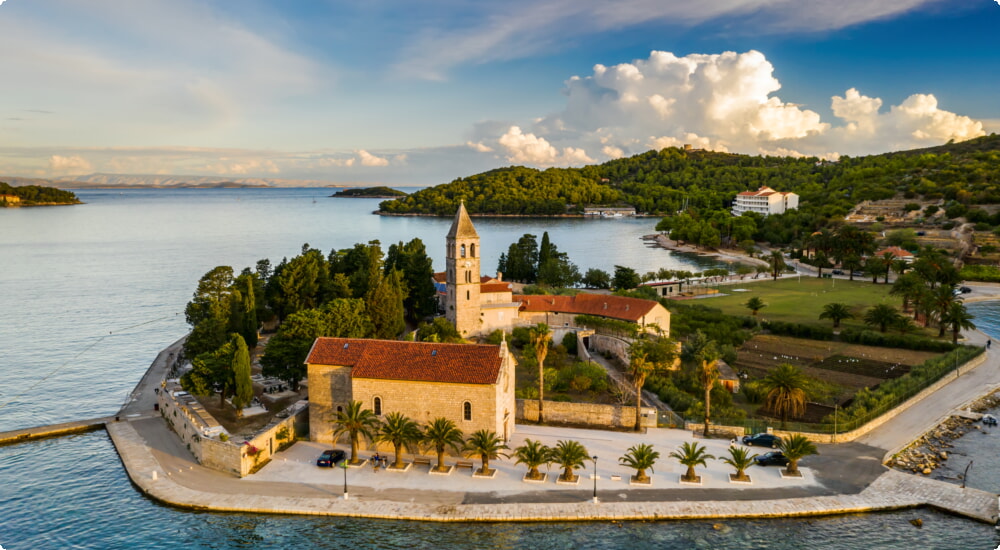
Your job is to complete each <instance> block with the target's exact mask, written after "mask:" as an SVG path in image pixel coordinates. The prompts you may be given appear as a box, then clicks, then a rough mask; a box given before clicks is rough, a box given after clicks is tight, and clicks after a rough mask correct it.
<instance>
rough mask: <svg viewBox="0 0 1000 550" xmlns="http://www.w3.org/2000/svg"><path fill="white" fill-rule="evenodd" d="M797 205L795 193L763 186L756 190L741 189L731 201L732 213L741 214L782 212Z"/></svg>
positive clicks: (763, 214)
mask: <svg viewBox="0 0 1000 550" xmlns="http://www.w3.org/2000/svg"><path fill="white" fill-rule="evenodd" d="M798 207H799V196H798V195H796V194H795V193H789V192H780V191H775V190H774V189H771V188H770V187H767V186H764V187H761V188H760V189H758V190H756V191H743V192H742V193H738V194H737V195H736V200H735V201H734V202H733V215H734V216H742V215H743V213H744V212H757V213H758V214H761V215H762V216H769V215H771V214H783V213H785V212H786V211H788V210H795V209H797V208H798Z"/></svg>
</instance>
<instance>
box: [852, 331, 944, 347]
mask: <svg viewBox="0 0 1000 550" xmlns="http://www.w3.org/2000/svg"><path fill="white" fill-rule="evenodd" d="M840 340H841V341H842V342H848V343H851V344H862V345H865V346H879V347H883V348H903V349H909V350H914V351H937V352H945V351H951V350H953V349H955V347H956V346H955V344H952V343H951V342H949V341H947V340H933V339H931V338H924V337H922V336H916V335H913V334H888V333H887V334H882V333H881V332H874V331H871V330H856V329H844V330H843V331H841V333H840Z"/></svg>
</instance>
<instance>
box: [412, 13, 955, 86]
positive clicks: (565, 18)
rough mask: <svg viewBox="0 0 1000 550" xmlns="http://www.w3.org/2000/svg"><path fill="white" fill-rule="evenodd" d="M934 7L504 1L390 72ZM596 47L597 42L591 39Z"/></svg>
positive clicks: (453, 21) (423, 42)
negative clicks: (631, 37) (637, 32)
mask: <svg viewBox="0 0 1000 550" xmlns="http://www.w3.org/2000/svg"><path fill="white" fill-rule="evenodd" d="M937 1H939V0H885V1H882V2H872V1H871V0H839V1H838V2H830V1H829V0H722V1H716V2H691V1H689V0H619V1H615V2H607V1H606V0H507V1H506V2H469V3H456V4H453V5H450V6H449V9H448V10H447V11H446V12H443V14H442V15H439V16H438V17H437V18H436V19H435V18H434V17H429V16H428V15H426V14H424V13H421V14H420V15H421V20H422V21H425V22H426V24H425V25H424V26H423V28H422V30H421V32H419V33H418V34H417V35H416V36H415V37H414V38H412V39H410V42H409V43H408V44H406V45H405V47H404V48H402V50H401V51H402V52H403V53H402V56H401V58H400V59H399V61H398V62H397V63H396V66H395V68H394V69H395V71H401V72H404V73H406V74H408V75H410V76H414V77H418V78H427V79H435V80H437V79H443V78H445V76H446V74H447V72H448V71H449V70H450V69H452V68H454V67H458V66H463V65H473V64H483V63H489V62H494V61H507V60H512V59H519V58H525V57H529V56H532V55H535V54H538V53H540V52H544V53H547V54H548V53H551V52H552V51H558V50H559V49H562V48H566V47H569V46H568V45H571V44H575V43H578V42H579V41H580V40H589V39H594V37H595V35H597V34H598V33H605V32H614V31H625V30H628V29H630V28H633V27H638V26H640V25H647V24H650V23H655V24H658V25H663V24H666V25H684V26H687V27H690V26H694V25H700V24H705V23H714V25H715V28H726V29H727V32H729V33H744V34H747V35H753V36H759V35H761V34H784V33H796V34H801V33H809V32H825V31H830V30H836V29H841V28H844V27H848V26H851V25H856V24H859V23H864V22H868V21H875V20H880V19H886V18H890V17H894V16H899V15H902V14H905V13H907V12H909V11H912V10H914V9H917V8H920V7H922V6H924V5H927V4H932V3H935V2H937ZM598 39H599V38H598Z"/></svg>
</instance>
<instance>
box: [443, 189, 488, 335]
mask: <svg viewBox="0 0 1000 550" xmlns="http://www.w3.org/2000/svg"><path fill="white" fill-rule="evenodd" d="M445 243H446V245H445V250H446V255H447V258H446V261H445V265H446V266H447V271H446V274H447V291H448V296H447V298H446V299H445V314H444V315H445V318H446V319H448V321H450V322H451V323H452V324H453V325H455V330H457V331H458V333H459V334H460V335H462V336H463V337H467V336H475V335H477V334H479V328H480V324H481V321H480V304H479V284H480V274H481V273H482V272H481V271H480V269H479V256H480V250H479V234H478V233H476V228H475V227H474V226H473V225H472V220H471V219H469V213H468V212H467V211H466V210H465V202H464V201H463V202H462V203H461V204H459V206H458V212H457V213H456V214H455V221H454V222H452V224H451V229H450V230H449V231H448V236H447V238H446V239H445Z"/></svg>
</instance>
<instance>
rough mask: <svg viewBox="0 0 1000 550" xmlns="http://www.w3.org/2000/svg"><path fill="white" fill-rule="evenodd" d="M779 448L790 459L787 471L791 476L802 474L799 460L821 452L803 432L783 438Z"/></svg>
mask: <svg viewBox="0 0 1000 550" xmlns="http://www.w3.org/2000/svg"><path fill="white" fill-rule="evenodd" d="M778 448H779V449H781V453H782V454H783V455H785V458H787V459H788V467H786V468H785V473H786V474H788V475H791V476H796V475H801V474H799V460H801V459H802V458H804V457H807V456H809V455H815V454H819V451H817V450H816V445H815V444H813V442H812V441H809V439H808V438H807V437H806V436H804V435H802V434H795V435H793V436H791V437H786V438H785V439H782V440H781V444H780V445H779V446H778Z"/></svg>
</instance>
